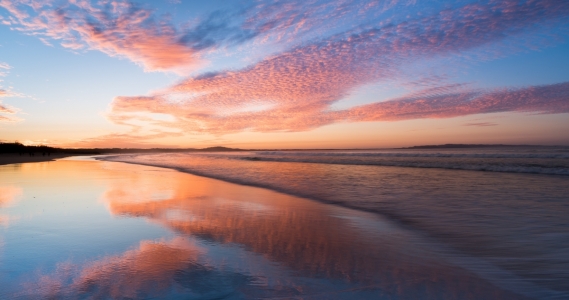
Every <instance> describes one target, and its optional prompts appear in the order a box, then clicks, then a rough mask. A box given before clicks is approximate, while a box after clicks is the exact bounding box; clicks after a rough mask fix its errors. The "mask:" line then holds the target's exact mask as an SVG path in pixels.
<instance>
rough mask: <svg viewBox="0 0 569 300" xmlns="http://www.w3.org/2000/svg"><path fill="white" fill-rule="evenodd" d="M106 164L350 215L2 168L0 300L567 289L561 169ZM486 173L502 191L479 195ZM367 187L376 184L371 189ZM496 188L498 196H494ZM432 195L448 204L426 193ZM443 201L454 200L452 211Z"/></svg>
mask: <svg viewBox="0 0 569 300" xmlns="http://www.w3.org/2000/svg"><path fill="white" fill-rule="evenodd" d="M114 159H122V160H130V161H134V160H139V161H138V162H141V161H142V160H143V162H144V163H149V164H150V163H153V164H158V163H160V164H167V163H170V164H176V165H175V166H174V165H170V167H177V168H181V167H180V166H181V165H185V167H186V168H188V169H190V171H192V170H193V171H194V172H195V173H199V171H201V172H211V173H210V174H205V175H209V176H210V177H213V175H215V174H214V173H213V172H219V173H222V172H224V173H223V174H222V175H224V176H226V177H229V178H224V179H225V180H233V181H238V179H239V180H242V181H247V180H253V179H255V180H257V181H254V182H244V183H247V184H255V185H270V184H274V185H275V186H274V187H272V188H273V189H274V190H283V191H284V192H287V193H288V194H294V193H297V194H302V193H306V195H304V196H306V197H312V198H318V197H320V198H318V199H317V200H322V201H328V202H336V203H337V204H341V205H344V206H350V205H351V206H354V207H355V208H358V210H354V209H350V208H346V207H341V206H339V205H329V204H322V203H319V202H316V201H311V200H307V199H303V198H299V197H296V196H293V195H287V194H283V193H279V192H276V191H272V190H269V189H265V188H257V187H251V186H243V185H237V184H233V183H229V182H224V181H220V180H215V179H211V178H204V177H199V176H195V175H192V174H187V173H181V172H177V171H174V170H170V169H164V168H158V167H151V166H141V165H132V164H124V163H119V162H101V161H76V160H60V161H55V162H45V163H30V164H17V165H6V166H0V234H1V235H0V298H1V299H5V298H21V299H30V298H31V299H34V298H37V299H45V298H52V299H53V298H62V299H65V298H67V299H77V298H85V299H116V298H134V299H148V298H170V299H531V298H536V299H556V298H557V299H563V297H565V296H566V295H567V294H566V289H565V288H566V287H567V286H566V285H565V282H566V281H563V279H564V278H565V277H564V276H567V273H566V272H567V268H566V266H567V265H563V264H566V263H567V252H566V251H565V250H566V249H567V248H564V247H566V246H567V245H566V242H567V227H564V226H566V225H567V221H566V220H565V218H564V217H563V216H567V202H566V201H565V200H566V199H567V196H566V195H567V194H564V191H566V190H563V187H565V188H566V187H567V186H566V185H564V184H566V183H567V181H566V180H567V179H566V178H565V177H559V176H557V177H556V176H552V175H547V176H550V177H548V178H549V180H543V182H541V181H539V180H537V179H536V178H533V177H531V176H533V175H531V174H521V175H522V177H515V178H509V177H507V176H506V178H502V177H500V176H501V175H512V174H501V173H484V172H472V171H450V172H463V173H464V175H462V176H459V175H460V174H462V173H459V174H458V175H457V174H453V176H447V175H449V174H447V175H445V173H444V171H448V170H438V169H437V170H431V169H428V170H429V171H434V172H443V173H440V174H439V173H428V174H423V172H418V171H416V169H413V168H393V167H381V166H380V167H378V166H373V167H371V168H374V169H370V170H359V169H357V168H360V167H363V168H369V167H370V166H361V165H358V166H354V165H349V166H348V165H342V164H308V163H302V164H299V163H292V162H273V161H271V162H265V161H250V160H247V159H242V158H238V159H236V158H235V157H231V158H228V157H225V156H223V157H216V158H212V157H209V156H190V155H174V156H172V155H153V156H122V157H118V158H114ZM213 160H215V161H217V162H218V163H217V164H215V163H213V162H212V161H213ZM208 163H209V166H207V164H208ZM201 164H203V165H201ZM241 164H248V165H241ZM251 164H254V165H251ZM199 166H201V167H202V169H198V167H199ZM354 167H355V168H356V169H353V168H354ZM191 168H194V169H191ZM232 168H233V169H234V171H235V173H232V171H231V170H232ZM239 170H240V171H239ZM420 171H424V170H420ZM471 173H473V174H476V175H473V174H471ZM271 174H272V175H271ZM480 174H494V175H499V176H498V177H496V178H494V177H490V178H486V177H484V176H485V175H484V176H483V175H480ZM202 175H203V174H202ZM435 175H436V176H435ZM513 175H516V176H520V174H513ZM231 176H234V177H235V178H237V179H233V177H231ZM254 176H257V177H254ZM366 176H367V177H366ZM437 176H438V177H437ZM445 176H446V177H445ZM473 176H474V177H473ZM478 176H482V177H478ZM523 176H529V177H528V178H527V179H525V178H526V177H523ZM251 178H253V179H251ZM259 178H261V179H259ZM346 178H347V179H349V180H348V181H349V182H351V183H350V185H348V186H347V185H345V184H346V182H348V181H346V180H347V179H346ZM366 178H368V179H367V180H368V181H365V179H366ZM497 178H500V180H501V181H500V183H502V184H505V185H501V186H500V187H495V188H490V187H493V186H494V185H495V180H498V179H497ZM520 178H521V179H520ZM271 180H272V181H271ZM370 180H371V181H372V182H377V183H376V184H375V185H373V186H371V187H370ZM412 180H415V181H412ZM416 180H419V181H416ZM536 180H537V181H536ZM556 180H561V181H556ZM563 180H565V181H563ZM406 181H407V184H405V182H406ZM418 182H421V184H418ZM435 182H436V184H435ZM546 182H549V184H546ZM474 183H476V184H486V186H485V188H482V187H483V185H482V186H471V185H472V184H474ZM530 183H531V184H530ZM279 184H280V185H279ZM423 184H424V185H425V187H422V185H423ZM342 185H343V186H342ZM283 186H284V187H283ZM379 186H381V187H382V188H379V189H378V187H379ZM427 186H431V187H430V188H427ZM456 186H464V187H463V189H459V190H453V188H455V189H456ZM269 187H271V186H269ZM514 187H517V188H518V190H516V189H514ZM285 188H288V189H289V190H284V189H285ZM417 188H422V189H423V190H415V189H417ZM485 189H490V191H489V192H488V191H485ZM555 189H557V190H555ZM372 190H373V193H372V192H371V191H372ZM502 190H508V192H507V193H508V194H509V195H511V197H510V198H507V199H506V198H504V199H502V200H503V201H500V203H494V202H496V201H495V197H497V196H496V195H502V196H503V195H504V194H501V193H500V191H502ZM554 190H555V191H554ZM299 191H300V192H299ZM366 191H367V192H366ZM388 191H390V192H389V193H388ZM464 192H472V193H473V195H469V194H468V193H464ZM366 193H367V194H366ZM441 193H442V194H441ZM493 193H494V194H496V195H495V196H494V198H490V199H488V197H487V196H488V195H492V194H493ZM503 193H506V192H503ZM528 193H529V194H528ZM373 194H375V195H376V196H375V198H373V197H372V196H371V195H373ZM366 195H367V196H366ZM441 195H442V196H444V197H450V198H446V200H445V199H438V200H437V199H436V197H439V196H440V197H442V196H441ZM536 195H542V199H541V201H542V204H541V205H536V204H535V203H534V202H532V201H533V200H532V199H533V198H532V197H535V196H536ZM484 196H486V198H484ZM334 197H335V198H334ZM452 197H466V198H461V199H465V201H463V202H462V203H455V204H453V205H449V204H448V202H449V200H453V199H455V198H452ZM378 199H379V200H378ZM508 199H509V200H508ZM380 200H381V201H380ZM455 200H456V199H455ZM466 200H468V202H466ZM491 200H494V201H491ZM341 201H344V202H341ZM349 201H351V202H353V203H351V204H349V203H348V202H349ZM471 201H474V203H471ZM380 202H381V203H384V204H385V207H384V204H382V205H379V204H377V203H380ZM395 202H407V205H403V204H402V203H401V204H400V205H399V206H398V205H397V204H394V203H395ZM373 203H375V204H373ZM488 205H490V206H489V207H488ZM477 206H479V207H478V209H476V207H477ZM362 210H368V212H366V211H362ZM400 210H401V211H400ZM528 210H529V211H532V210H533V213H528ZM380 211H383V212H381V213H379V212H380ZM510 211H511V212H510ZM505 213H506V215H504V214H505ZM518 215H519V216H518ZM437 218H438V219H440V220H439V221H437V222H434V221H433V220H432V219H437ZM517 218H525V220H526V221H525V222H522V221H520V220H518V219H517ZM450 224H452V226H451V225H450ZM504 224H505V225H504ZM496 226H498V227H496ZM516 226H525V227H522V228H515V227H516ZM488 228H494V229H493V230H489V229H488ZM457 240H458V241H457ZM448 241H454V242H448ZM482 243H484V244H482ZM463 248H464V249H469V248H473V250H472V249H471V250H469V251H463V250H464V249H463ZM485 251H487V253H485ZM537 258H541V260H537ZM508 259H509V263H508ZM539 278H541V281H540V280H537V279H539Z"/></svg>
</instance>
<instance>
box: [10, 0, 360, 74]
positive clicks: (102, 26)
mask: <svg viewBox="0 0 569 300" xmlns="http://www.w3.org/2000/svg"><path fill="white" fill-rule="evenodd" d="M349 3H352V4H355V3H357V2H355V1H353V0H349V1H346V0H345V1H338V2H337V3H334V2H330V3H326V2H325V3H319V1H309V2H303V1H290V2H283V1H273V2H265V3H260V2H256V1H249V2H247V1H246V2H244V3H242V5H241V7H239V8H231V7H228V8H226V9H219V10H215V11H213V12H211V13H209V14H208V15H206V16H205V17H204V18H198V17H195V18H194V19H190V20H186V21H187V22H186V23H182V24H180V25H177V26H176V25H174V24H172V22H171V16H167V15H158V14H157V13H156V11H154V10H152V9H149V8H146V7H144V6H141V5H139V4H134V3H132V2H128V1H109V0H107V1H97V2H91V1H85V0H80V1H70V2H58V1H42V2H29V1H23V0H20V1H11V0H1V1H0V7H3V8H4V9H5V10H6V11H7V12H8V13H9V16H8V17H5V18H1V17H0V19H3V20H4V23H5V24H7V25H9V26H10V27H11V28H13V29H16V30H20V31H23V32H26V33H28V34H31V35H36V36H38V37H39V38H40V40H42V42H43V43H44V44H46V45H49V46H51V45H52V41H59V43H60V44H61V46H63V47H65V48H68V49H71V50H81V49H93V50H99V51H102V52H104V53H106V54H108V55H110V56H118V57H125V58H128V59H129V60H131V61H133V62H136V63H138V64H140V65H142V66H144V68H145V70H148V71H164V70H169V71H179V72H181V73H186V72H188V71H191V70H194V69H195V68H197V67H198V66H199V65H200V64H201V63H202V59H201V56H202V55H203V54H204V53H207V51H211V50H215V49H221V48H226V47H231V46H235V45H239V44H242V43H245V42H248V41H251V40H253V39H256V38H258V39H260V40H264V41H267V40H281V39H284V38H285V37H286V36H292V35H295V36H298V35H299V34H300V31H302V32H307V31H308V29H309V28H311V27H314V26H317V25H318V24H319V22H317V20H320V19H323V18H324V17H325V16H326V17H334V16H337V17H340V15H339V13H340V12H341V9H340V8H342V7H344V8H345V7H347V6H346V4H349ZM361 7H362V4H358V5H354V9H361ZM309 17H312V19H313V20H312V22H309V21H308V20H307V19H308V18H309ZM308 24H312V26H308ZM302 28H303V29H302ZM301 29H302V30H301ZM269 33H271V35H269Z"/></svg>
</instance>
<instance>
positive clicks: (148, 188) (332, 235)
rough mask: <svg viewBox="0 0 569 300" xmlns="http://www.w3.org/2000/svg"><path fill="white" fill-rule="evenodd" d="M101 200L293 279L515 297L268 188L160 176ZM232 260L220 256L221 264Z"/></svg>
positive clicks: (401, 240) (364, 222)
mask: <svg viewBox="0 0 569 300" xmlns="http://www.w3.org/2000/svg"><path fill="white" fill-rule="evenodd" d="M103 200H104V201H105V202H106V203H107V204H108V208H109V210H110V211H111V212H112V213H113V214H114V215H119V216H125V217H144V218H147V219H149V220H151V221H152V222H156V223H159V224H162V225H163V226H165V227H166V228H169V229H171V230H173V231H175V232H177V233H179V234H181V235H187V236H192V237H197V238H198V239H201V240H204V241H207V242H208V243H215V244H220V245H242V246H243V247H244V248H245V249H247V250H248V251H252V252H253V253H256V254H259V255H261V256H262V257H266V258H267V259H268V260H269V261H271V262H274V263H277V264H279V265H281V266H283V267H285V268H286V269H289V270H294V271H295V272H298V274H299V275H301V276H307V277H312V278H330V279H332V280H341V281H343V282H348V283H350V284H355V286H356V287H357V286H358V285H359V286H368V287H369V288H370V289H371V290H377V291H380V290H381V291H383V292H387V293H393V294H397V295H399V296H401V297H408V296H410V295H413V294H415V293H417V292H418V291H419V290H421V289H423V288H425V289H427V290H431V289H432V293H433V294H432V295H430V296H431V297H437V293H438V292H436V289H437V288H436V287H444V288H445V289H447V290H448V291H449V293H453V287H456V286H461V290H465V289H466V290H470V291H472V292H473V293H474V294H477V295H478V296H480V295H481V293H489V294H490V293H491V294H492V295H493V296H495V297H498V298H501V297H504V298H507V297H514V298H515V297H516V296H514V295H510V294H509V293H508V292H504V291H501V290H497V289H496V288H494V287H493V286H491V285H490V284H489V283H487V282H485V281H483V280H481V279H479V278H478V277H476V276H474V275H472V274H469V273H467V272H465V271H464V270H461V269H459V268H456V267H452V266H444V265H440V264H437V263H434V261H431V259H432V257H430V256H428V255H427V256H423V255H422V254H417V253H415V254H413V253H412V252H408V251H407V250H406V249H411V248H412V246H411V244H412V243H413V241H412V239H410V237H409V236H408V235H407V234H406V233H405V232H403V231H400V230H399V229H396V228H392V227H391V225H389V224H383V223H382V222H377V224H376V221H372V220H370V219H367V218H368V217H369V216H368V217H365V216H362V215H360V213H357V212H353V211H350V210H345V209H340V208H334V209H333V208H330V207H328V206H324V205H321V204H318V203H315V202H311V201H307V200H303V199H298V198H295V197H291V196H287V195H283V194H279V193H275V192H272V191H268V190H263V189H256V188H251V187H244V186H238V185H234V184H229V183H225V182H220V181H214V180H211V179H206V178H200V177H196V176H192V175H188V174H180V173H177V172H164V173H162V174H161V175H160V176H158V177H156V176H152V177H150V176H135V177H131V178H130V179H128V180H123V181H121V182H116V184H113V185H112V187H111V188H110V189H109V190H108V191H107V192H105V194H104V196H103ZM335 210H341V212H339V211H338V212H336V211H335ZM340 215H341V216H342V217H340ZM330 228H334V230H330ZM364 228H368V229H364ZM371 228H373V229H371ZM415 255H418V256H415ZM419 257H420V258H419ZM234 259H235V258H232V257H225V258H224V260H226V261H227V263H229V264H231V262H232V260H234ZM254 269H262V267H261V266H255V267H254ZM370 286H371V287H370ZM307 289H308V290H310V289H309V288H308V287H307ZM481 291H485V292H481ZM427 293H429V292H427Z"/></svg>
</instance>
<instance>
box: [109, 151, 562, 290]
mask: <svg viewBox="0 0 569 300" xmlns="http://www.w3.org/2000/svg"><path fill="white" fill-rule="evenodd" d="M103 159H105V160H110V161H121V162H128V163H135V164H143V165H149V166H158V167H166V168H171V169H175V170H179V171H182V172H187V173H191V174H195V175H199V176H205V177H210V178H215V179H220V180H223V181H228V182H232V183H237V184H241V185H249V186H255V187H261V188H266V189H270V190H273V191H277V192H281V193H285V194H289V195H294V196H299V197H303V198H308V199H312V200H315V201H319V202H322V203H325V204H329V205H334V206H342V207H347V208H350V209H355V210H360V211H365V212H369V213H373V214H376V215H377V216H381V217H385V218H387V219H389V220H390V221H392V222H394V223H395V224H397V226H400V227H401V228H405V229H407V230H412V231H414V232H416V233H417V234H419V235H422V236H425V238H426V239H428V240H430V241H432V243H433V244H436V245H437V247H439V248H440V249H445V250H444V251H448V257H449V260H452V261H453V263H454V264H457V265H458V266H460V267H461V268H465V269H468V270H470V271H472V272H474V273H476V274H479V275H480V276H482V277H484V278H487V279H489V280H490V281H491V282H493V283H494V284H496V285H499V286H503V287H505V288H506V289H509V290H513V291H515V292H519V293H521V294H523V295H526V296H529V297H530V298H540V299H566V298H569V148H567V147H529V146H528V147H495V148H491V147H484V148H466V149H386V150H358V151H341V150H328V151H317V150H313V151H250V152H217V153H178V154H171V153H168V154H130V155H119V156H109V157H106V158H103ZM330 230H334V229H333V228H330Z"/></svg>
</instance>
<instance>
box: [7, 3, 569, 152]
mask: <svg viewBox="0 0 569 300" xmlns="http://www.w3.org/2000/svg"><path fill="white" fill-rule="evenodd" d="M0 17H1V19H0V80H1V81H0V139H1V140H3V141H14V140H19V141H22V142H25V143H28V144H50V145H58V146H68V147H108V146H113V147H155V146H167V147H202V146H211V145H221V144H223V145H231V146H240V147H261V148H271V147H275V148H281V147H290V148H313V147H316V148H318V147H321V148H328V147H338V148H353V147H391V146H406V145H414V144H421V143H422V144H424V143H428V144H432V143H457V142H460V143H523V144H569V133H567V130H564V128H567V126H569V115H568V113H569V71H568V70H569V55H568V54H567V53H569V41H568V39H567V37H568V36H569V35H568V33H569V31H568V30H569V21H567V20H569V3H566V2H564V1H555V0H531V1H453V2H449V1H392V0H390V1H354V0H345V1H330V2H328V1H239V2H230V4H227V2H225V1H208V2H202V1H178V2H176V1H170V2H164V3H158V2H136V3H135V2H125V1H97V2H90V1H43V2H41V4H40V2H32V1H0Z"/></svg>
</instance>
